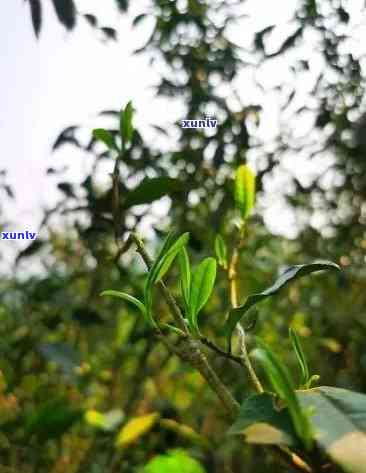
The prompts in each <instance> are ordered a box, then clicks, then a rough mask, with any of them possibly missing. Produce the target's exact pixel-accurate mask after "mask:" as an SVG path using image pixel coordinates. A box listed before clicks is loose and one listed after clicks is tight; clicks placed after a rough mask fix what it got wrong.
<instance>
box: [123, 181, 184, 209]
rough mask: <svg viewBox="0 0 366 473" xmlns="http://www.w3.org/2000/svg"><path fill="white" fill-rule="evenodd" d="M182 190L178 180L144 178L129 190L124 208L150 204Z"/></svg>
mask: <svg viewBox="0 0 366 473" xmlns="http://www.w3.org/2000/svg"><path fill="white" fill-rule="evenodd" d="M181 189H182V183H181V182H180V181H179V180H178V179H173V178H171V177H166V176H163V177H153V178H151V179H150V178H145V179H143V181H141V182H140V184H138V185H137V186H136V187H135V188H134V189H132V190H130V192H128V194H127V196H126V200H125V202H124V207H125V208H129V207H132V206H133V205H144V204H151V202H154V201H155V200H159V199H161V198H162V197H164V196H165V195H170V194H173V193H174V192H178V191H180V190H181Z"/></svg>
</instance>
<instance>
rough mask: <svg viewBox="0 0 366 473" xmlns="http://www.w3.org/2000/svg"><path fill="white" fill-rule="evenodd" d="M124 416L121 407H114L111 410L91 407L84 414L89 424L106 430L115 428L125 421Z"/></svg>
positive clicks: (109, 430)
mask: <svg viewBox="0 0 366 473" xmlns="http://www.w3.org/2000/svg"><path fill="white" fill-rule="evenodd" d="M123 417H124V415H123V412H122V410H121V409H113V410H111V411H109V412H99V411H97V410H95V409H89V410H88V411H86V412H85V414H84V420H85V422H86V423H87V424H89V425H91V426H92V427H95V428H97V429H100V430H104V431H106V432H111V431H113V430H115V429H116V428H117V427H118V426H119V425H120V424H121V422H122V421H123Z"/></svg>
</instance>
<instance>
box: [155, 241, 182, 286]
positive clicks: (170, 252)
mask: <svg viewBox="0 0 366 473" xmlns="http://www.w3.org/2000/svg"><path fill="white" fill-rule="evenodd" d="M188 240H189V233H188V232H186V233H183V235H181V236H180V237H179V238H178V239H177V240H176V241H175V242H174V243H173V244H172V245H171V246H170V247H169V248H168V249H167V250H166V252H165V253H163V254H162V255H161V258H160V260H159V262H158V264H157V265H156V267H154V268H153V271H152V272H151V273H152V274H151V278H152V284H156V283H157V282H159V281H160V280H161V279H162V278H163V277H164V275H165V274H166V273H167V271H168V270H169V268H170V266H171V264H172V263H173V261H174V259H175V258H176V256H177V255H178V253H179V252H180V251H181V250H182V248H184V247H185V245H186V244H187V243H188Z"/></svg>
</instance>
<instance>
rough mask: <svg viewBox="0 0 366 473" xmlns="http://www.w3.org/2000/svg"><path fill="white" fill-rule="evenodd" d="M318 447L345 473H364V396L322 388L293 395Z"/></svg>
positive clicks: (365, 402) (365, 435)
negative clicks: (305, 412) (306, 415)
mask: <svg viewBox="0 0 366 473" xmlns="http://www.w3.org/2000/svg"><path fill="white" fill-rule="evenodd" d="M297 397H298V399H299V401H300V404H301V405H302V407H303V409H307V410H309V411H310V412H311V415H310V422H311V427H312V429H313V432H314V436H315V440H316V442H317V444H318V445H319V447H320V448H321V449H323V450H324V451H325V453H326V454H327V455H328V456H329V457H330V458H331V459H332V460H333V462H334V463H336V464H337V465H339V466H340V467H341V468H342V469H343V470H344V471H345V472H347V473H365V471H366V470H365V465H366V396H365V395H364V394H360V393H356V392H352V391H348V390H346V389H339V388H332V387H327V386H322V387H319V388H314V389H307V390H305V391H297Z"/></svg>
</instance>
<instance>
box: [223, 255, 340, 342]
mask: <svg viewBox="0 0 366 473" xmlns="http://www.w3.org/2000/svg"><path fill="white" fill-rule="evenodd" d="M329 269H336V270H338V271H339V270H340V267H339V266H338V265H337V264H335V263H332V262H331V261H323V262H318V263H309V264H298V265H295V266H289V267H288V268H287V269H286V271H285V272H284V273H282V274H281V276H280V277H279V278H278V279H277V281H276V282H275V283H274V284H273V285H272V286H271V287H269V288H268V289H266V290H265V291H263V292H260V293H258V294H251V295H250V296H248V298H247V300H246V301H245V303H244V304H243V305H241V306H239V307H237V308H235V309H232V310H231V311H230V313H229V317H228V320H227V322H226V328H225V332H226V335H227V336H228V339H229V340H231V336H232V334H233V332H234V330H235V327H236V324H237V323H238V322H239V321H240V320H241V318H242V317H243V316H244V314H245V313H246V312H247V311H248V310H249V309H250V308H251V307H252V306H253V305H255V304H258V302H261V301H263V300H265V299H267V298H268V297H271V296H274V295H275V294H277V293H278V292H279V291H280V290H281V289H282V288H284V287H285V286H286V285H287V284H288V283H290V282H292V281H295V280H296V279H298V278H300V277H303V276H306V275H307V274H311V273H314V272H317V271H323V270H329Z"/></svg>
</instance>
